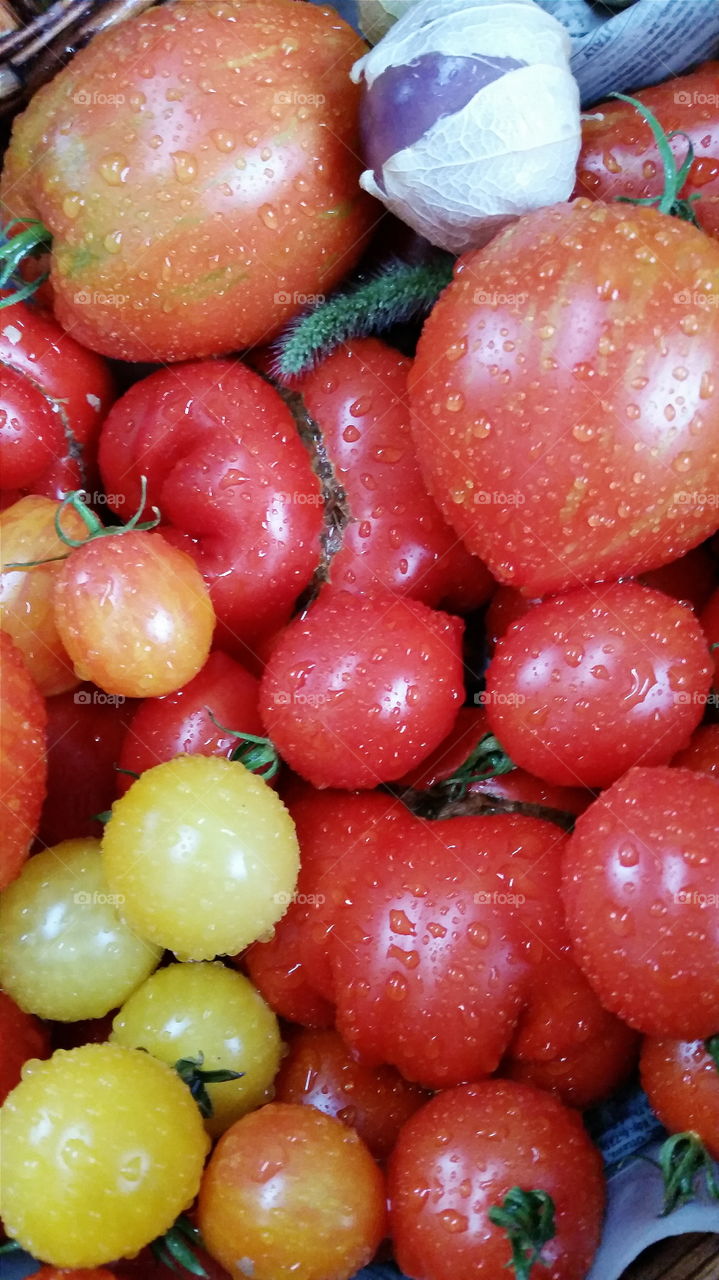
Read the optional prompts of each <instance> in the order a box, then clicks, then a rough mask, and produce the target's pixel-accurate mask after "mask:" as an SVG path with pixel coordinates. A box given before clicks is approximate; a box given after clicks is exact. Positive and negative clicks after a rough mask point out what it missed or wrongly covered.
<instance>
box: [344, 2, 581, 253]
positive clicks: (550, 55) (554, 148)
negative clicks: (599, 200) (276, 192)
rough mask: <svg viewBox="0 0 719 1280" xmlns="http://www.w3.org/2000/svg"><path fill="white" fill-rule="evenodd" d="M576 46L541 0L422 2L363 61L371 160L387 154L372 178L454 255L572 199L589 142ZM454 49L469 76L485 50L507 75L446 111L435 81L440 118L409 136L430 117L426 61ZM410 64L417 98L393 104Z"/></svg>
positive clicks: (391, 203)
mask: <svg viewBox="0 0 719 1280" xmlns="http://www.w3.org/2000/svg"><path fill="white" fill-rule="evenodd" d="M570 50H571V42H570V39H569V36H568V35H567V32H566V31H565V29H564V27H563V26H561V24H560V23H558V22H557V21H556V20H555V19H554V18H552V17H551V16H550V15H548V14H546V13H545V12H544V11H543V10H542V9H540V8H539V6H538V5H536V4H535V3H534V0H419V3H418V4H416V5H414V6H413V7H412V8H411V9H410V10H409V11H408V12H407V13H406V14H405V15H404V16H403V17H402V18H400V20H399V21H398V22H397V23H395V25H394V26H393V27H392V28H391V30H390V31H389V32H388V33H387V35H386V36H384V38H383V39H382V40H381V41H380V43H379V44H378V45H376V46H375V48H374V49H372V50H370V52H369V53H367V54H365V56H364V57H363V58H361V59H360V60H359V61H358V62H357V63H355V66H354V67H353V69H352V78H353V79H354V80H355V81H359V80H363V81H364V85H365V100H364V103H363V108H362V114H363V118H364V124H365V136H366V153H367V154H366V159H367V161H368V163H370V164H374V160H373V156H374V155H377V156H379V157H380V163H378V164H376V165H375V168H374V169H370V168H368V169H367V170H366V171H365V172H364V173H363V175H362V178H361V184H362V186H363V187H364V189H365V190H366V191H369V192H370V193H371V194H372V195H374V196H376V197H377V199H379V200H381V201H382V202H383V203H384V204H385V205H386V206H387V208H389V209H391V210H392V212H393V213H395V214H396V215H397V216H398V217H399V218H401V219H402V220H403V221H404V222H406V223H407V224H408V225H409V226H411V227H413V228H414V230H415V231H418V232H420V233H421V234H422V235H424V236H426V238H427V239H428V240H430V241H431V242H432V243H433V244H436V245H440V246H441V247H442V248H444V249H449V250H450V251H451V252H453V253H462V252H464V251H465V250H466V249H469V248H474V247H476V246H478V245H480V244H483V243H485V242H486V240H487V239H489V238H490V237H491V235H492V234H493V233H494V232H495V231H496V230H497V229H499V228H500V227H501V226H502V225H503V224H504V223H505V222H506V221H507V220H508V219H511V218H512V217H516V216H519V215H520V214H523V213H527V212H528V211H529V210H531V209H536V208H540V207H541V206H543V205H548V204H555V203H557V202H558V201H561V200H566V199H568V197H569V196H570V195H571V192H572V189H573V187H574V181H575V168H576V161H577V156H578V154H579V148H580V142H581V129H580V108H579V91H578V87H577V84H576V81H575V80H574V78H573V76H572V75H571V72H570V70H569V54H570ZM438 55H439V57H438ZM443 58H446V59H455V60H456V64H455V65H456V67H457V68H458V72H457V74H458V76H459V78H460V79H461V75H462V64H463V63H464V65H465V66H466V67H467V70H468V71H469V70H471V69H472V67H471V66H470V64H473V65H474V66H476V61H477V60H480V61H481V62H482V63H483V64H485V65H486V66H487V67H488V68H489V70H488V75H490V76H495V77H497V78H494V79H491V80H490V82H489V83H486V84H485V85H484V86H483V87H482V88H480V89H479V90H478V91H477V92H474V93H472V94H471V96H470V97H469V99H468V100H467V101H466V102H465V104H464V105H463V106H461V108H460V109H459V110H455V109H453V108H452V106H451V105H450V106H449V108H448V111H449V113H448V114H445V115H443V114H441V113H442V100H443V94H442V91H441V89H438V87H437V82H436V78H435V79H433V80H432V81H430V82H429V83H428V90H427V92H428V93H429V94H430V95H431V99H432V107H435V106H436V108H437V117H438V118H436V119H435V121H434V123H432V124H429V126H428V127H426V128H424V132H422V133H421V134H420V136H418V137H417V138H416V139H415V138H413V139H412V140H411V142H410V143H409V144H408V145H405V143H406V137H407V129H408V128H409V129H410V130H411V128H412V117H413V115H415V116H422V117H426V112H427V103H426V100H422V98H421V88H420V86H421V75H422V70H421V68H423V67H424V66H433V67H437V66H438V65H440V64H441V62H442V59H443ZM505 60H510V62H509V69H504V66H505ZM401 68H407V75H406V77H405V79H406V82H407V97H406V100H405V101H404V102H403V104H401V105H397V106H396V108H393V104H392V100H391V95H390V96H389V97H388V91H387V84H388V81H390V80H391V82H392V84H393V86H394V85H395V84H396V82H397V81H398V80H400V79H401V78H402V77H401V75H400V74H398V69H401ZM418 68H419V69H418ZM393 69H394V70H393ZM385 73H389V74H388V75H386V74H385ZM418 77H419V79H418ZM468 82H469V76H468ZM393 92H394V90H393ZM413 95H414V98H415V103H416V104H417V107H421V110H417V109H415V111H414V113H413V111H412V97H413ZM418 95H419V96H418ZM378 100H379V106H378ZM395 135H396V136H397V138H398V145H397V149H396V150H393V148H392V138H393V136H395Z"/></svg>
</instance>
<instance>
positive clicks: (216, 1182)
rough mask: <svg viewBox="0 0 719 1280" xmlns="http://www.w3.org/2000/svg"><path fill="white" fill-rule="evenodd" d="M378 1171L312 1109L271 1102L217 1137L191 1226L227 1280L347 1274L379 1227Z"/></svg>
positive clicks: (332, 1279) (370, 1249)
mask: <svg viewBox="0 0 719 1280" xmlns="http://www.w3.org/2000/svg"><path fill="white" fill-rule="evenodd" d="M385 1216H386V1214H385V1188H384V1180H383V1178H382V1175H381V1173H380V1171H379V1169H378V1168H377V1165H376V1164H375V1162H374V1160H373V1159H372V1157H371V1155H370V1154H369V1151H368V1150H367V1148H366V1147H365V1145H364V1143H363V1142H361V1140H360V1139H359V1138H358V1137H357V1134H356V1133H355V1132H354V1131H353V1130H352V1129H349V1128H348V1127H347V1126H346V1125H343V1124H342V1123H341V1121H339V1120H335V1119H334V1118H333V1117H331V1116H326V1115H322V1113H321V1112H319V1111H316V1110H315V1109H314V1108H313V1107H303V1106H299V1105H296V1104H292V1103H279V1102H276V1103H270V1104H269V1105H268V1106H266V1107H262V1108H261V1110H259V1111H255V1112H253V1113H252V1114H251V1115H249V1116H244V1117H243V1119H242V1120H238V1121H237V1123H236V1124H234V1125H233V1126H232V1128H231V1129H229V1130H228V1131H227V1133H226V1134H224V1135H223V1137H222V1138H221V1139H220V1141H219V1142H218V1144H217V1146H216V1148H215V1150H214V1152H213V1153H212V1156H211V1158H210V1161H209V1164H208V1166H207V1169H206V1171H205V1175H204V1177H203V1180H202V1186H201V1188H200V1199H199V1207H198V1225H199V1227H200V1230H201V1232H202V1236H203V1238H204V1241H205V1244H206V1245H207V1248H208V1250H209V1252H210V1253H211V1254H212V1256H213V1257H215V1258H217V1259H218V1260H219V1261H220V1262H221V1263H222V1264H223V1266H225V1267H227V1269H228V1271H229V1272H230V1275H232V1276H233V1277H234V1278H235V1280H243V1277H245V1276H246V1275H247V1269H248V1267H249V1266H251V1267H252V1275H253V1276H254V1277H256V1280H291V1278H292V1277H297V1280H349V1277H350V1276H353V1275H354V1273H355V1272H356V1271H357V1269H358V1268H360V1267H362V1266H364V1265H365V1264H366V1263H367V1262H369V1261H370V1260H371V1258H372V1256H373V1255H374V1253H375V1250H376V1249H377V1246H378V1245H379V1243H380V1241H381V1240H382V1236H383V1234H384V1229H385Z"/></svg>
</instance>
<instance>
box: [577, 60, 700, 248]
mask: <svg viewBox="0 0 719 1280" xmlns="http://www.w3.org/2000/svg"><path fill="white" fill-rule="evenodd" d="M717 84H719V63H718V62H706V63H704V65H703V66H701V67H699V68H698V69H697V70H696V71H693V72H691V73H690V74H689V75H685V76H678V77H677V76H672V77H671V79H669V80H667V81H666V82H665V83H664V84H657V85H652V86H651V88H648V89H641V90H640V91H639V92H638V93H637V94H636V95H635V96H636V98H637V99H638V100H639V102H642V103H644V105H645V106H646V107H648V108H649V109H650V111H652V112H653V113H654V115H655V116H656V118H657V120H658V121H659V124H660V125H661V127H662V129H663V130H664V132H665V133H668V134H670V133H672V132H673V131H674V130H679V135H680V136H679V137H678V138H673V139H672V141H671V143H670V146H671V149H672V151H673V152H674V154H675V156H676V158H677V161H678V163H679V164H681V163H682V162H683V160H684V159H685V157H686V154H687V139H688V140H689V141H690V142H691V145H692V147H693V150H694V160H693V161H692V165H691V168H690V170H689V177H688V179H687V181H686V182H685V183H684V186H683V187H682V192H681V194H682V198H683V199H688V198H689V197H690V196H692V195H699V196H700V197H701V199H699V200H697V201H696V202H695V203H694V204H693V209H694V212H695V214H696V217H697V221H698V222H699V225H700V226H701V227H703V229H704V230H705V231H706V232H707V233H708V234H709V235H710V236H719V104H718V103H717ZM663 172H664V171H663V166H662V162H661V158H660V156H659V150H658V148H657V145H656V142H655V139H654V135H653V133H652V131H651V129H650V127H649V125H648V124H647V123H646V121H644V120H643V119H642V117H641V115H640V114H639V112H638V111H637V110H636V109H635V108H634V107H633V106H632V105H631V104H630V103H628V102H616V101H615V102H602V103H599V105H598V106H596V107H593V108H592V110H591V111H590V112H587V113H585V114H584V115H583V116H582V150H581V152H580V154H579V160H578V161H577V185H576V187H575V192H574V193H575V195H577V196H589V197H590V198H591V199H593V200H615V199H616V197H617V196H631V197H632V198H637V197H640V198H642V199H644V198H645V197H646V196H658V195H661V194H662V192H663V191H664V180H663Z"/></svg>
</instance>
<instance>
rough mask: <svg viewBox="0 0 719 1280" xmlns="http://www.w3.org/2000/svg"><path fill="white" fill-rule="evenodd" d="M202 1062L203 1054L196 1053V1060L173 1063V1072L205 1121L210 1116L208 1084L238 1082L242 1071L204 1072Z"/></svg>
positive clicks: (184, 1059) (188, 1059)
mask: <svg viewBox="0 0 719 1280" xmlns="http://www.w3.org/2000/svg"><path fill="white" fill-rule="evenodd" d="M204 1061H205V1055H204V1053H198V1055H197V1057H196V1058H179V1059H178V1060H177V1062H176V1063H175V1071H176V1072H177V1074H178V1076H179V1077H180V1079H181V1080H182V1081H183V1083H184V1084H186V1085H187V1087H188V1089H189V1090H190V1093H191V1094H192V1096H193V1098H194V1099H195V1102H196V1103H197V1105H198V1107H199V1108H200V1114H201V1115H203V1116H204V1117H205V1119H207V1117H208V1116H211V1115H212V1100H211V1098H210V1095H209V1093H208V1092H207V1086H208V1084H224V1083H225V1082H226V1081H227V1080H240V1079H241V1077H242V1076H243V1075H244V1071H227V1070H225V1069H222V1068H221V1069H220V1070H218V1071H206V1070H205V1069H204V1067H203V1063H204Z"/></svg>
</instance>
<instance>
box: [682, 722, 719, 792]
mask: <svg viewBox="0 0 719 1280" xmlns="http://www.w3.org/2000/svg"><path fill="white" fill-rule="evenodd" d="M672 764H676V765H679V767H680V768H682V769H694V770H695V771H696V772H697V773H710V774H711V775H712V776H713V777H716V778H717V779H719V724H700V725H699V728H698V729H697V730H696V731H695V732H694V733H693V734H692V737H691V738H690V739H689V746H688V747H685V748H684V750H683V751H680V752H679V754H678V755H676V756H674V759H673V760H672Z"/></svg>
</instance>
